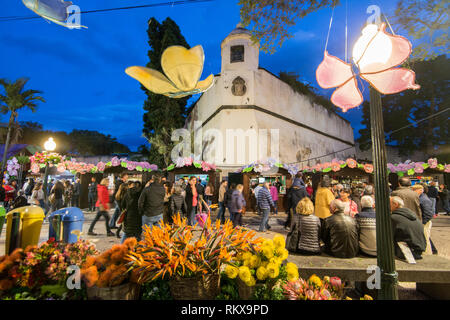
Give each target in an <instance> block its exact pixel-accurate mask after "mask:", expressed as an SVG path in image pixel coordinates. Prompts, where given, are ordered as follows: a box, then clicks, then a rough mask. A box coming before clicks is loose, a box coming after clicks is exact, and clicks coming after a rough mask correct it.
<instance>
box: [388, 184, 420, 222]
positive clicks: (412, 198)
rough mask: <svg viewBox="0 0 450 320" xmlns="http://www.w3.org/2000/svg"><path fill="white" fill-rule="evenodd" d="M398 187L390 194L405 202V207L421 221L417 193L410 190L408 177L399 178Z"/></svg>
mask: <svg viewBox="0 0 450 320" xmlns="http://www.w3.org/2000/svg"><path fill="white" fill-rule="evenodd" d="M398 184H399V187H398V188H397V190H395V191H393V192H392V193H391V195H392V196H393V197H400V198H402V200H403V202H404V203H405V208H408V209H409V210H411V211H412V212H414V213H415V214H416V216H417V218H418V219H419V220H420V221H422V211H421V209H420V201H419V195H418V194H417V193H415V192H414V191H412V190H411V180H409V179H408V178H405V177H403V178H400V179H399V180H398Z"/></svg>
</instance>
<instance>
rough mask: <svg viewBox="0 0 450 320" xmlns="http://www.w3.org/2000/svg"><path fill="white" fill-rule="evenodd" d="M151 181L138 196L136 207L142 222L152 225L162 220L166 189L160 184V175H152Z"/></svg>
mask: <svg viewBox="0 0 450 320" xmlns="http://www.w3.org/2000/svg"><path fill="white" fill-rule="evenodd" d="M152 180H153V183H151V184H150V185H149V186H148V187H146V188H145V189H144V190H143V191H142V194H141V196H140V197H139V201H138V207H139V212H140V214H141V216H142V224H143V225H147V226H150V227H152V226H153V225H158V226H159V224H160V222H161V221H162V220H163V213H164V196H165V195H166V189H164V186H163V185H162V184H161V176H159V175H154V176H152Z"/></svg>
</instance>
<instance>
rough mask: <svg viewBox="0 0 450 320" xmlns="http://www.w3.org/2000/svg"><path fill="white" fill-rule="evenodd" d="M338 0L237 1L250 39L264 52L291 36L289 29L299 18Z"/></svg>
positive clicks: (331, 4)
mask: <svg viewBox="0 0 450 320" xmlns="http://www.w3.org/2000/svg"><path fill="white" fill-rule="evenodd" d="M338 3H339V0H321V1H316V0H239V3H238V4H239V5H240V6H241V20H242V23H243V24H244V26H247V27H248V26H251V28H252V29H251V30H252V33H253V40H254V41H255V42H260V44H261V50H263V51H264V52H270V53H273V52H275V49H276V47H281V45H282V44H283V42H284V41H285V40H286V39H288V38H291V37H292V34H291V33H290V30H289V28H290V27H292V26H294V25H295V24H296V23H297V21H298V20H299V19H302V18H304V17H305V16H307V15H308V14H310V13H312V12H315V11H317V10H319V9H322V8H327V7H331V6H333V5H337V4H338Z"/></svg>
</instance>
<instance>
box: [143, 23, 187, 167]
mask: <svg viewBox="0 0 450 320" xmlns="http://www.w3.org/2000/svg"><path fill="white" fill-rule="evenodd" d="M147 33H148V38H149V41H148V44H149V45H150V50H149V51H148V57H149V58H150V61H149V63H148V64H147V67H148V68H152V69H155V70H158V71H160V72H163V70H162V67H161V56H162V54H163V52H164V50H165V49H167V48H168V47H170V46H174V45H180V46H183V47H185V48H187V49H190V46H189V44H188V43H187V42H186V39H185V38H184V37H183V35H182V34H181V31H180V28H179V27H178V25H177V24H176V23H175V22H174V21H173V20H172V19H170V18H167V19H166V20H164V21H163V22H162V23H159V22H158V21H157V20H156V19H155V18H151V19H150V20H149V26H148V30H147ZM142 90H144V91H145V93H146V95H147V100H146V101H145V103H144V110H145V111H146V112H145V114H144V129H143V133H144V136H145V137H146V138H147V139H148V140H149V142H150V143H151V147H150V150H149V152H148V153H147V154H146V155H147V156H148V160H149V161H150V162H151V163H154V164H157V165H158V166H159V167H160V168H165V167H167V166H168V165H169V164H170V163H169V162H170V152H171V150H172V147H173V142H172V141H171V133H172V131H173V130H174V129H177V128H181V127H183V126H184V121H185V119H186V105H187V101H188V99H189V98H190V96H189V97H185V98H181V99H172V98H168V97H166V96H163V95H158V94H154V93H152V92H150V91H148V90H147V89H146V88H144V87H143V86H142ZM141 150H142V149H141Z"/></svg>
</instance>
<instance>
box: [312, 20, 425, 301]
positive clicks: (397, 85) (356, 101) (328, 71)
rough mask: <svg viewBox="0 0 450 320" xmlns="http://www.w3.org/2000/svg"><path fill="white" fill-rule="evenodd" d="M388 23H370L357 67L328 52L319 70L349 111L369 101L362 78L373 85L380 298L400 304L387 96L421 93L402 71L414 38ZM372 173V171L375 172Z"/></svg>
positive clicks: (325, 84)
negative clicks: (386, 126)
mask: <svg viewBox="0 0 450 320" xmlns="http://www.w3.org/2000/svg"><path fill="white" fill-rule="evenodd" d="M385 29H386V25H385V23H382V24H381V25H378V24H368V25H367V26H366V27H365V28H364V29H363V31H362V36H361V37H360V38H359V39H358V41H357V42H356V43H355V46H354V48H353V62H354V63H355V65H356V69H357V72H358V74H356V73H355V72H354V71H353V69H352V65H351V64H350V63H346V62H344V61H342V60H340V59H339V58H337V57H334V56H331V55H329V54H328V52H327V51H325V53H324V60H323V61H322V63H321V64H320V65H319V67H318V68H317V70H316V77H317V82H318V84H319V85H320V86H321V87H322V88H325V89H327V88H335V87H337V89H336V90H335V91H334V92H333V94H332V96H331V102H332V103H333V104H335V105H336V106H338V107H339V108H341V109H342V110H343V111H344V112H346V111H347V110H349V109H352V108H355V107H358V106H359V105H361V103H362V102H363V96H362V94H361V92H360V91H359V89H358V77H361V78H362V79H364V80H366V81H367V82H368V83H369V84H370V125H371V136H372V154H373V163H374V166H373V170H374V184H375V199H376V201H375V203H376V221H377V223H376V234H377V237H376V238H377V239H376V240H377V263H378V267H379V272H380V273H379V274H380V278H381V283H380V287H379V288H378V289H379V291H378V298H379V299H393V300H397V299H398V291H397V283H398V274H397V272H396V269H395V255H394V240H393V235H392V227H391V213H390V203H389V189H388V173H387V160H386V146H385V137H384V123H383V111H382V106H381V94H395V93H399V92H402V91H404V90H407V89H413V90H417V89H419V88H420V86H419V85H417V84H416V83H415V74H414V72H413V71H411V70H409V69H406V68H396V67H397V66H398V65H400V64H402V63H403V62H405V61H406V59H408V57H409V55H410V54H411V51H412V46H411V43H410V42H409V41H408V39H406V38H404V37H401V36H397V35H391V34H389V33H387V32H386V30H385ZM370 170H372V168H370Z"/></svg>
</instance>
